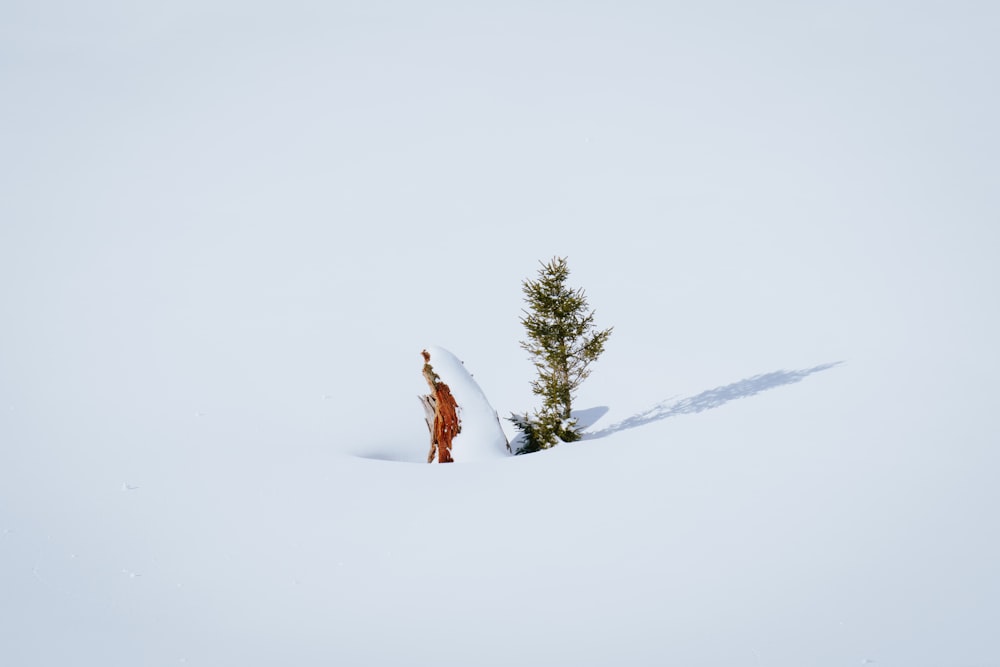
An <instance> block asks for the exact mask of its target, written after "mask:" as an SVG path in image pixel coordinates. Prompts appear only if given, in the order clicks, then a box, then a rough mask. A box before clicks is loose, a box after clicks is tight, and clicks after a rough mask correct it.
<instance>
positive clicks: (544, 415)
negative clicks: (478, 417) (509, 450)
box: [510, 257, 612, 452]
mask: <svg viewBox="0 0 1000 667" xmlns="http://www.w3.org/2000/svg"><path fill="white" fill-rule="evenodd" d="M568 277H569V266H568V264H567V263H566V258H564V257H554V258H552V259H551V260H549V262H548V263H542V268H541V269H539V271H538V278H537V279H536V280H525V281H524V282H523V283H522V289H523V291H524V300H525V303H526V304H527V306H528V308H527V309H526V310H524V311H523V312H524V317H522V318H521V324H522V325H524V329H525V331H526V333H527V340H523V341H521V347H522V348H524V349H525V350H526V351H527V352H528V353H529V354H530V355H531V359H532V362H533V363H534V364H535V369H536V370H537V371H538V377H537V378H536V379H535V380H533V381H532V383H531V390H532V391H533V392H534V393H535V394H537V395H538V396H541V397H542V407H541V409H539V410H536V411H535V413H534V415H533V416H531V417H529V416H528V415H516V414H515V415H511V418H510V420H511V421H512V422H514V425H515V426H516V427H517V428H518V429H519V430H521V432H522V433H524V440H525V443H526V444H525V446H524V447H523V448H522V449H521V452H533V451H537V450H539V449H547V448H548V447H551V446H553V445H555V444H557V443H558V442H559V441H560V440H561V441H563V442H572V441H574V440H579V439H580V433H579V431H578V430H577V428H576V422H575V420H574V419H573V417H572V410H573V406H572V404H573V399H574V398H575V393H574V392H575V391H576V388H577V387H579V386H580V383H581V382H583V381H584V380H586V379H587V377H588V376H589V375H590V368H589V367H590V365H591V364H592V363H593V362H594V361H595V360H596V359H597V357H598V356H600V354H601V353H602V352H603V351H604V343H605V342H607V340H608V337H609V336H610V335H611V331H612V328H611V327H609V328H607V329H604V330H600V331H598V330H597V327H596V326H595V325H594V312H593V311H591V310H589V309H588V307H587V297H586V295H585V294H584V292H583V290H582V289H572V288H570V287H568V286H567V285H566V279H567V278H568Z"/></svg>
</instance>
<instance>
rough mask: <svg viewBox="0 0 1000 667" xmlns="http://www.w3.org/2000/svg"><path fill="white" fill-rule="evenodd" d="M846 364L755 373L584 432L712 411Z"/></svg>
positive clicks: (594, 434)
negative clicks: (737, 400)
mask: <svg viewBox="0 0 1000 667" xmlns="http://www.w3.org/2000/svg"><path fill="white" fill-rule="evenodd" d="M842 363H843V362H842V361H835V362H833V363H829V364H821V365H819V366H813V367H812V368H806V369H803V370H798V371H774V372H773V373H764V374H762V375H754V376H753V377H748V378H746V379H743V380H740V381H739V382H733V383H732V384H727V385H724V386H722V387H716V388H715V389H709V390H707V391H703V392H701V393H700V394H697V395H696V396H689V397H688V398H682V399H680V400H676V401H675V400H669V399H668V400H666V401H661V402H660V403H657V404H656V405H654V406H653V407H651V408H649V409H648V410H644V411H643V412H640V413H638V414H635V415H632V416H631V417H629V418H628V419H624V420H622V421H620V422H617V423H615V424H612V425H610V426H608V427H607V428H602V429H601V430H599V431H593V432H591V433H584V434H583V437H584V438H585V439H587V440H594V439H597V438H603V437H606V436H609V435H611V434H612V433H617V432H619V431H625V430H628V429H630V428H636V427H638V426H644V425H646V424H650V423H652V422H656V421H660V420H662V419H667V418H669V417H674V416H677V415H689V414H694V413H696V412H704V411H705V410H712V409H713V408H718V407H721V406H723V405H725V404H726V403H728V402H729V401H735V400H736V399H739V398H748V397H750V396H755V395H757V394H759V393H761V392H762V391H767V390H768V389H774V388H776V387H782V386H784V385H786V384H794V383H796V382H801V381H802V380H804V379H806V378H807V377H809V376H810V375H812V374H813V373H819V372H820V371H825V370H827V369H830V368H833V367H834V366H839V365H840V364H842ZM602 409H603V411H604V412H607V408H590V410H581V412H590V411H592V410H594V411H596V410H602ZM604 412H601V413H600V414H601V415H603V414H604ZM593 421H596V419H594V420H592V422H591V423H593Z"/></svg>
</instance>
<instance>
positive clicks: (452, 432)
mask: <svg viewBox="0 0 1000 667" xmlns="http://www.w3.org/2000/svg"><path fill="white" fill-rule="evenodd" d="M420 354H421V355H423V357H424V369H423V374H424V379H425V380H427V386H429V387H430V388H431V393H430V394H426V395H424V396H420V403H421V404H422V405H423V406H424V413H425V417H424V420H425V421H426V422H427V429H428V430H429V431H430V433H431V449H430V451H429V452H428V453H427V462H428V463H433V462H434V459H435V458H437V461H438V463H451V462H452V461H453V460H454V459H452V457H451V441H452V440H453V439H454V438H455V436H456V435H458V434H459V433H461V432H462V421H461V420H460V419H459V418H458V403H456V402H455V397H454V396H452V395H451V389H450V388H449V387H448V385H446V384H445V383H444V382H442V381H441V378H440V377H439V376H438V374H437V373H435V372H434V368H433V367H432V366H431V354H430V352H428V351H427V350H423V351H422V352H421V353H420Z"/></svg>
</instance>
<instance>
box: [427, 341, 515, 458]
mask: <svg viewBox="0 0 1000 667" xmlns="http://www.w3.org/2000/svg"><path fill="white" fill-rule="evenodd" d="M424 349H426V350H427V352H428V353H429V354H430V355H431V361H430V364H431V367H432V368H433V369H434V372H435V373H437V374H438V376H439V377H440V378H441V381H442V382H444V383H445V384H446V385H448V388H449V389H450V390H451V394H452V396H454V397H455V402H456V403H458V412H459V415H458V417H459V419H460V420H461V424H462V431H461V433H459V434H458V436H456V437H455V439H454V441H453V442H452V448H451V455H452V458H453V459H454V462H455V463H469V462H472V461H490V460H493V459H497V458H503V457H507V456H510V449H509V447H508V443H507V436H506V435H505V434H504V431H503V429H502V428H501V426H500V419H499V416H498V415H497V412H496V410H494V409H493V406H492V405H490V402H489V400H488V399H487V398H486V395H485V394H484V393H483V390H482V389H481V388H480V387H479V385H478V384H477V383H476V381H475V380H474V379H473V377H472V374H471V373H469V371H468V369H466V367H465V363H464V362H463V361H461V360H460V359H459V358H458V357H456V356H455V355H454V354H452V353H451V352H450V351H448V350H446V349H444V348H443V347H438V346H437V345H429V346H427V347H426V348H424ZM425 387H426V384H425ZM427 389H428V390H429V388H427ZM425 393H426V392H425Z"/></svg>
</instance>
